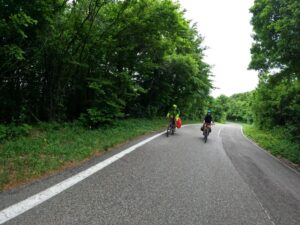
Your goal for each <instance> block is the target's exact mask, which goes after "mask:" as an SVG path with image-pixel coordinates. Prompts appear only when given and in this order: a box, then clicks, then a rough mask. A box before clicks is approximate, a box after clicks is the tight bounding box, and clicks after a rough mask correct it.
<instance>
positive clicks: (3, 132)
mask: <svg viewBox="0 0 300 225" xmlns="http://www.w3.org/2000/svg"><path fill="white" fill-rule="evenodd" d="M31 130H32V126H30V125H28V124H21V125H16V124H10V125H8V126H7V125H1V124H0V142H2V141H4V140H7V139H13V138H17V137H22V136H28V135H29V134H30V132H31Z"/></svg>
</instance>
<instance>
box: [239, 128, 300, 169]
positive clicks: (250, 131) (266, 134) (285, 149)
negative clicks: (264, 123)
mask: <svg viewBox="0 0 300 225" xmlns="http://www.w3.org/2000/svg"><path fill="white" fill-rule="evenodd" d="M243 130H244V133H245V134H246V135H247V136H248V137H249V138H250V139H252V140H253V141H255V142H256V143H257V144H258V145H259V146H261V147H263V148H264V149H266V150H268V151H270V152H271V153H272V154H273V155H275V156H282V157H284V158H286V159H288V160H290V161H292V162H294V163H298V164H300V151H299V149H300V143H294V142H293V141H291V140H292V137H291V136H290V132H289V130H287V129H283V128H282V127H278V128H274V129H272V130H265V129H264V130H260V129H258V128H257V127H255V126H253V125H244V126H243Z"/></svg>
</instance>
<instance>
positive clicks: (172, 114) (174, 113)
mask: <svg viewBox="0 0 300 225" xmlns="http://www.w3.org/2000/svg"><path fill="white" fill-rule="evenodd" d="M179 115H180V110H179V108H178V107H177V105H175V104H173V106H172V108H171V109H170V110H169V112H168V114H167V119H169V120H170V123H172V127H174V128H175V127H176V126H175V123H176V120H177V119H178V118H179Z"/></svg>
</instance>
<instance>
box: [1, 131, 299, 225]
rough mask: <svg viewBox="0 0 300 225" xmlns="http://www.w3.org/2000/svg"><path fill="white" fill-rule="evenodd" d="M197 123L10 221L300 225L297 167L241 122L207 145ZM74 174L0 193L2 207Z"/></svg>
mask: <svg viewBox="0 0 300 225" xmlns="http://www.w3.org/2000/svg"><path fill="white" fill-rule="evenodd" d="M199 129H200V126H199V125H193V126H188V127H184V128H182V129H180V130H179V131H178V132H177V133H176V134H175V135H174V136H171V137H169V138H166V137H165V136H160V137H158V138H156V139H154V140H153V141H151V142H149V143H147V144H145V145H144V146H142V147H140V148H139V149H137V150H136V151H134V152H132V153H130V154H128V155H126V156H125V157H123V158H121V159H120V160H118V161H116V162H114V163H113V164H111V165H109V166H107V167H105V168H104V169H103V170H101V171H99V172H98V173H96V174H94V175H92V176H90V177H89V178H87V179H85V180H84V181H82V182H80V183H78V184H76V185H75V186H73V187H71V188H69V189H67V190H66V191H64V192H62V193H61V194H59V195H57V196H55V197H53V198H51V199H50V200H48V201H46V202H44V203H42V204H41V205H39V206H37V207H35V208H33V209H31V210H29V211H27V212H25V213H24V214H22V215H20V216H18V217H16V218H14V219H12V220H10V221H8V222H7V223H5V224H22V225H26V224H28V225H35V224H47V225H51V224H78V225H79V224H80V225H82V224H95V225H99V224H110V225H111V224H122V225H123V224H139V225H140V224H162V225H167V224H183V225H188V224H202V225H210V224H211V225H223V224H224V225H225V224H226V225H250V224H255V225H269V224H270V225H274V224H276V225H299V224H300V175H299V173H297V172H295V171H293V170H291V169H289V168H288V167H286V166H285V165H283V164H282V163H280V162H279V161H278V160H276V159H275V158H273V157H271V156H269V155H268V154H267V153H265V152H264V151H262V150H260V149H259V148H257V147H256V146H255V145H253V144H252V143H251V142H249V141H248V140H247V139H245V138H244V137H243V135H242V133H241V129H240V127H239V126H238V125H216V126H215V127H214V129H213V132H212V134H211V135H210V136H209V139H208V142H207V143H206V144H204V142H203V140H202V137H201V135H200V131H199ZM129 145H130V144H129ZM117 151H118V150H117ZM117 151H114V152H111V153H109V154H107V155H105V156H104V157H101V158H100V159H97V160H95V161H94V162H91V163H96V161H101V160H104V159H105V158H107V157H109V156H110V154H115V153H116V152H117ZM84 167H86V166H83V167H82V168H78V169H77V170H81V169H84ZM76 172H77V171H76V170H75V171H67V172H65V173H62V174H60V175H59V176H55V177H51V178H47V179H44V180H42V181H41V182H36V183H34V184H31V185H28V186H26V187H23V188H20V189H16V190H13V191H11V192H5V193H1V194H0V210H1V209H4V208H6V207H8V206H9V205H11V204H13V203H16V202H17V201H20V200H22V199H24V198H26V197H28V196H30V195H32V194H34V193H35V192H37V191H40V190H41V189H43V188H45V187H46V186H47V185H52V184H53V183H54V182H56V181H59V180H61V179H63V178H64V177H65V176H70V175H71V174H72V173H76Z"/></svg>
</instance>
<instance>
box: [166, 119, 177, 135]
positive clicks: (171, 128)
mask: <svg viewBox="0 0 300 225" xmlns="http://www.w3.org/2000/svg"><path fill="white" fill-rule="evenodd" d="M175 130H176V127H175V120H174V118H172V119H170V123H169V125H168V127H167V137H169V134H170V133H171V134H172V135H174V133H175Z"/></svg>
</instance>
